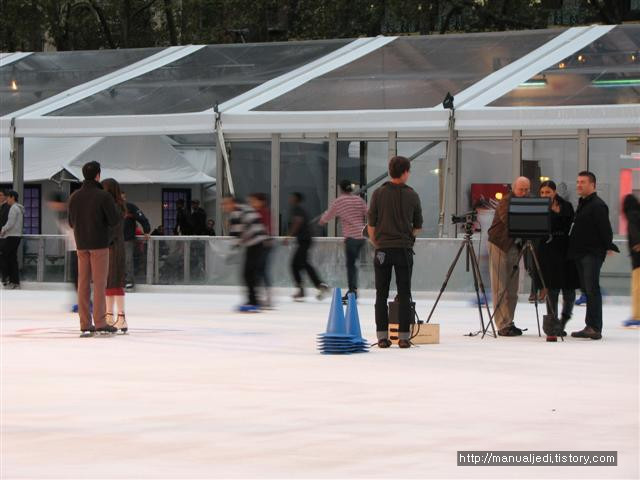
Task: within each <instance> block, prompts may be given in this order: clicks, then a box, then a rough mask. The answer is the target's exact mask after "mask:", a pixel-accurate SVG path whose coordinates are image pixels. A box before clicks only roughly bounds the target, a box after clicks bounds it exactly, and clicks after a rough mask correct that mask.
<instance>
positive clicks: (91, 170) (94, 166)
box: [82, 161, 100, 180]
mask: <svg viewBox="0 0 640 480" xmlns="http://www.w3.org/2000/svg"><path fill="white" fill-rule="evenodd" d="M99 173H100V164H99V163H98V162H96V161H91V162H87V163H85V164H84V165H83V166H82V176H83V177H84V179H85V180H95V179H96V177H97V176H98V174H99Z"/></svg>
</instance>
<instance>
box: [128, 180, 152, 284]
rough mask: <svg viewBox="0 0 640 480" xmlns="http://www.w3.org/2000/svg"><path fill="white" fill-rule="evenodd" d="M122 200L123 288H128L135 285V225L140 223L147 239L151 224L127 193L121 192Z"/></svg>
mask: <svg viewBox="0 0 640 480" xmlns="http://www.w3.org/2000/svg"><path fill="white" fill-rule="evenodd" d="M122 202H123V204H124V206H125V208H126V212H125V217H124V223H123V230H124V251H125V266H126V271H125V288H126V289H128V290H130V289H132V288H134V286H135V283H136V282H135V278H136V277H135V265H134V260H133V257H134V255H133V254H134V250H135V248H136V242H137V240H136V226H137V225H138V224H140V226H141V227H142V233H143V234H144V237H145V239H146V240H149V233H150V232H151V225H150V224H149V220H147V217H146V216H145V215H144V213H143V212H142V210H140V209H139V208H138V207H137V205H135V204H134V203H131V202H128V201H127V194H126V193H125V192H122Z"/></svg>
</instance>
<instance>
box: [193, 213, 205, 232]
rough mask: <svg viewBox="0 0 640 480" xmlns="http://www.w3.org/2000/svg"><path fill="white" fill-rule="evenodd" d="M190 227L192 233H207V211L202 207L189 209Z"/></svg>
mask: <svg viewBox="0 0 640 480" xmlns="http://www.w3.org/2000/svg"><path fill="white" fill-rule="evenodd" d="M191 228H192V229H193V234H194V235H206V234H207V212H205V211H204V209H203V208H202V207H197V208H194V209H193V210H192V211H191Z"/></svg>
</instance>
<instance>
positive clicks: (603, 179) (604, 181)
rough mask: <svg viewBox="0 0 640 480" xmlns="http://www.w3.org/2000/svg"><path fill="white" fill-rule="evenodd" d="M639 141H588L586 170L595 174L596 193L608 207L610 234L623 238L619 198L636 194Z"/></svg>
mask: <svg viewBox="0 0 640 480" xmlns="http://www.w3.org/2000/svg"><path fill="white" fill-rule="evenodd" d="M632 153H636V154H637V153H640V140H638V139H631V138H629V139H627V138H592V139H590V140H589V170H591V171H592V172H593V173H594V174H595V176H596V185H597V189H598V195H599V196H600V198H602V200H604V201H605V203H606V204H607V205H608V206H609V218H610V219H611V226H612V227H613V233H614V235H623V236H624V238H626V231H627V230H626V222H625V221H624V218H623V216H622V212H621V208H620V206H621V201H622V198H623V197H624V196H625V195H627V194H629V193H635V194H636V195H638V196H640V161H639V160H638V158H635V157H632V156H631V154H632Z"/></svg>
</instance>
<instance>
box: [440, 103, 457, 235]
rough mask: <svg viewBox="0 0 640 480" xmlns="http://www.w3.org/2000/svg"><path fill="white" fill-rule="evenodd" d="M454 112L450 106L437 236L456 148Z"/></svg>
mask: <svg viewBox="0 0 640 480" xmlns="http://www.w3.org/2000/svg"><path fill="white" fill-rule="evenodd" d="M455 131H456V113H455V110H454V109H453V108H452V109H451V110H449V141H448V142H447V161H446V162H445V165H444V185H443V186H442V196H441V199H440V215H439V216H438V237H440V238H442V237H443V236H444V216H445V211H446V208H447V185H448V184H449V176H450V171H449V170H450V166H451V160H452V158H453V156H454V152H453V150H454V149H455V148H456V137H455Z"/></svg>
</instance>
